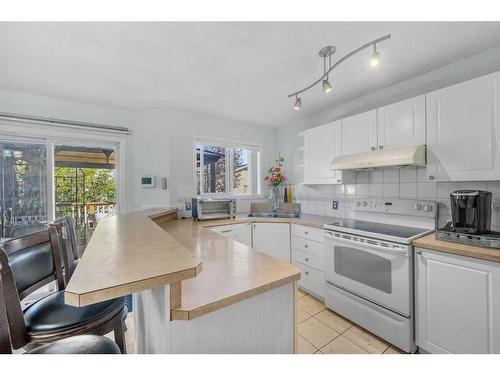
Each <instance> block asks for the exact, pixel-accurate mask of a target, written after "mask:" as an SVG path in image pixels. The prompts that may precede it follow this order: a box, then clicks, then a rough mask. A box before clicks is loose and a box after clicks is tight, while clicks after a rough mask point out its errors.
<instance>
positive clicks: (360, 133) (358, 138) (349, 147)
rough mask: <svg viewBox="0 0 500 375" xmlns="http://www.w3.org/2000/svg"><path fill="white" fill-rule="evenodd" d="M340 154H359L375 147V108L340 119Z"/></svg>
mask: <svg viewBox="0 0 500 375" xmlns="http://www.w3.org/2000/svg"><path fill="white" fill-rule="evenodd" d="M341 123H342V155H351V154H359V153H362V152H368V151H370V150H376V149H377V110H376V109H374V110H372V111H368V112H363V113H360V114H357V115H354V116H351V117H346V118H344V119H342V120H341Z"/></svg>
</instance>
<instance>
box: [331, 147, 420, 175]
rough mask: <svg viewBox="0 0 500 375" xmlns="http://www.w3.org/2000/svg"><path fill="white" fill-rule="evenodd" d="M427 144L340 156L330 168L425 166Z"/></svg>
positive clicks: (333, 161)
mask: <svg viewBox="0 0 500 375" xmlns="http://www.w3.org/2000/svg"><path fill="white" fill-rule="evenodd" d="M425 152H426V150H425V145H419V146H411V147H402V148H393V149H388V150H379V151H370V152H365V153H362V154H353V155H343V156H338V157H336V158H335V159H333V160H332V162H331V163H330V169H363V168H377V167H395V166H406V165H414V166H421V167H423V166H425V164H426V155H425Z"/></svg>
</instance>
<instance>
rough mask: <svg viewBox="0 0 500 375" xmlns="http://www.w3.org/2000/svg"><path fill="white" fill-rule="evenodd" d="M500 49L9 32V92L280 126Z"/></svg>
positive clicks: (469, 30)
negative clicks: (330, 54)
mask: <svg viewBox="0 0 500 375" xmlns="http://www.w3.org/2000/svg"><path fill="white" fill-rule="evenodd" d="M387 33H391V34H392V39H391V40H389V41H387V42H384V43H383V44H381V45H380V46H379V48H378V49H379V51H380V53H381V56H382V63H381V65H380V66H379V67H378V68H377V69H375V70H373V69H371V68H369V67H368V60H369V57H370V53H371V52H370V51H369V50H367V51H365V52H363V53H361V54H360V55H358V56H356V57H353V58H352V59H350V60H348V61H347V62H346V63H344V64H343V65H341V66H339V68H338V69H337V70H336V71H335V72H334V75H333V76H332V77H331V81H332V83H334V90H333V91H332V92H331V93H330V94H329V95H324V94H323V92H322V91H321V88H320V86H317V87H315V88H314V89H312V90H310V91H309V92H307V93H305V94H303V96H302V100H303V110H302V111H301V112H299V113H297V112H295V111H294V110H293V109H292V104H293V100H292V99H289V98H287V95H288V94H289V93H290V92H293V91H295V90H297V89H300V88H302V87H304V86H306V85H308V84H309V83H311V82H312V81H313V80H315V79H316V78H318V77H319V76H320V75H321V73H322V60H321V59H320V58H319V56H318V50H319V49H320V48H321V47H323V46H325V45H330V44H333V45H335V46H336V47H337V53H336V54H335V55H334V59H333V61H335V60H336V59H337V58H339V57H341V56H343V55H344V54H346V53H348V52H350V51H351V50H353V49H355V48H357V47H358V46H360V45H362V44H364V43H365V42H367V41H370V40H372V39H375V38H377V37H380V36H382V35H384V34H387ZM498 45H500V23H498V22H495V23H474V22H467V23H409V22H401V23H386V22H376V23H370V22H327V23H321V22H314V23H295V22H294V23H264V22H262V23H259V22H254V23H198V22H192V23H173V22H162V23H1V24H0V88H3V89H7V90H14V91H20V92H25V93H30V94H38V95H46V96H51V97H57V98H64V99H69V100H75V101H81V102H88V103H94V104H100V105H111V106H116V107H120V108H125V109H130V110H147V109H158V108H176V109H182V110H187V111H195V112H202V113H209V114H213V115H218V116H222V117H226V118H230V119H236V120H241V121H245V122H248V123H255V124H261V125H267V126H280V125H284V124H286V123H287V122H291V121H294V120H296V119H297V117H298V116H307V115H311V114H313V113H317V112H320V111H322V110H325V109H328V108H332V107H333V106H335V105H339V104H341V103H344V102H346V101H348V100H350V99H353V98H356V97H358V96H362V95H364V94H367V93H370V92H372V91H375V90H377V89H380V88H383V87H386V86H389V85H392V84H394V83H396V82H398V81H401V80H405V79H408V78H411V77H414V76H417V75H419V74H422V73H424V72H427V71H429V70H432V69H435V68H438V67H440V66H442V65H445V64H448V63H451V62H454V61H457V60H460V59H463V58H465V57H468V56H470V55H473V54H475V53H478V52H481V51H484V50H486V49H489V48H492V47H496V46H498Z"/></svg>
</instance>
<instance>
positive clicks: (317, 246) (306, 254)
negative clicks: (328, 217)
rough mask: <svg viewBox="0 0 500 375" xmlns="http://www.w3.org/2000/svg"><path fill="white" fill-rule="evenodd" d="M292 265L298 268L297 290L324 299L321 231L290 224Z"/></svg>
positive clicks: (323, 246)
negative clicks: (299, 273) (299, 274)
mask: <svg viewBox="0 0 500 375" xmlns="http://www.w3.org/2000/svg"><path fill="white" fill-rule="evenodd" d="M292 263H293V264H294V265H296V266H297V267H299V268H300V271H301V278H300V280H299V283H298V284H299V288H300V289H302V290H304V291H306V292H307V293H310V294H312V295H314V296H315V297H317V298H319V299H324V297H325V283H326V281H325V272H324V270H325V238H324V235H323V230H321V229H318V228H311V227H308V226H304V225H298V224H292Z"/></svg>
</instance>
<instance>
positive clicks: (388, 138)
mask: <svg viewBox="0 0 500 375" xmlns="http://www.w3.org/2000/svg"><path fill="white" fill-rule="evenodd" d="M377 134H378V136H377V140H378V149H379V150H382V149H387V148H397V147H407V146H418V145H424V144H425V95H419V96H415V97H413V98H410V99H407V100H403V101H400V102H397V103H393V104H389V105H387V106H385V107H381V108H378V109H377Z"/></svg>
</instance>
